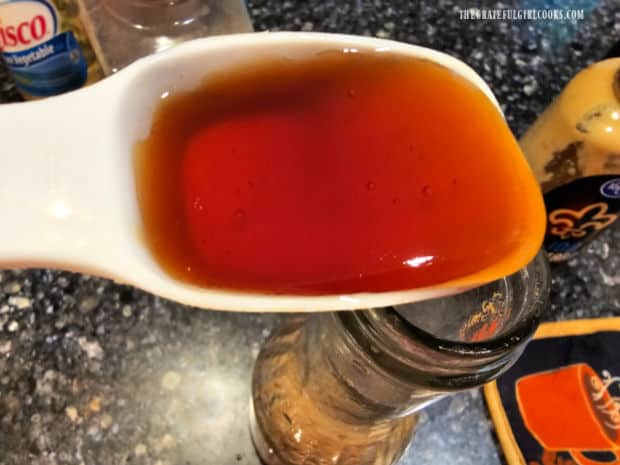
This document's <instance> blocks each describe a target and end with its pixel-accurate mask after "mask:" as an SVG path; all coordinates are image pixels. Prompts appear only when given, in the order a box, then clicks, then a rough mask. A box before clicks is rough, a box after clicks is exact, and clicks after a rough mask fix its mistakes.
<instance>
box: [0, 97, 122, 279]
mask: <svg viewBox="0 0 620 465" xmlns="http://www.w3.org/2000/svg"><path fill="white" fill-rule="evenodd" d="M106 89H107V90H108V93H110V92H109V91H110V90H112V89H109V88H108V86H95V87H92V88H87V89H83V90H80V91H76V92H72V93H69V94H65V95H63V96H61V97H54V98H49V99H46V100H41V101H36V102H27V103H16V104H9V105H2V106H0V128H1V129H0V174H1V178H0V215H1V217H2V223H1V226H0V268H6V267H30V266H36V267H43V266H44V267H59V268H63V269H69V270H75V271H89V270H92V271H96V272H97V273H98V274H101V273H102V272H103V273H104V274H106V273H105V270H106V269H109V266H108V264H109V263H110V262H111V260H110V258H111V257H109V255H110V250H109V247H108V246H107V245H106V246H104V244H109V243H110V242H109V240H108V238H107V237H106V234H108V235H111V236H112V239H113V237H114V235H113V234H111V232H112V231H110V227H113V226H114V224H111V223H114V222H113V221H111V216H110V215H111V209H112V208H113V207H114V202H113V200H114V201H116V202H118V199H114V198H113V196H112V198H108V197H109V196H108V193H109V191H110V189H114V186H115V185H117V184H118V180H115V179H114V178H115V176H116V174H115V173H114V172H113V171H114V167H115V163H114V162H115V159H114V158H113V156H114V155H116V154H115V153H114V152H113V148H114V147H113V146H112V142H113V139H112V140H111V138H110V135H111V134H113V133H112V129H113V128H114V126H113V125H112V123H113V122H114V121H113V113H114V111H112V110H113V108H111V106H112V105H113V103H111V102H113V101H114V100H115V99H114V95H110V96H109V97H108V98H107V99H106V98H104V97H105V94H106V92H105V91H106ZM116 158H118V157H116Z"/></svg>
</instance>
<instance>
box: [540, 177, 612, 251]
mask: <svg viewBox="0 0 620 465" xmlns="http://www.w3.org/2000/svg"><path fill="white" fill-rule="evenodd" d="M545 204H546V206H547V215H548V216H547V233H546V236H545V245H544V247H545V250H546V251H547V253H548V256H549V260H550V261H552V262H559V261H563V260H566V259H568V258H570V257H571V256H572V255H573V254H574V253H575V252H576V251H577V250H579V249H580V248H581V247H583V246H584V245H586V244H587V243H588V242H589V241H591V240H592V239H593V238H594V237H596V235H597V234H598V233H599V232H601V231H602V230H603V229H605V228H606V227H607V226H610V225H611V224H612V223H613V222H614V221H616V219H617V218H618V216H620V177H619V176H618V175H605V176H590V177H585V178H580V179H577V180H575V181H572V182H570V183H568V184H565V185H563V186H560V187H558V188H557V189H553V190H551V191H549V192H547V193H546V194H545Z"/></svg>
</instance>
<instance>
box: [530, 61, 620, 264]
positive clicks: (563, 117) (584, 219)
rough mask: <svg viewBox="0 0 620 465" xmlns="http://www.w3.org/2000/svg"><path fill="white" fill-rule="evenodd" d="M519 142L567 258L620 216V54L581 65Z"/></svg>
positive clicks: (550, 245) (551, 243)
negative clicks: (581, 67) (580, 69)
mask: <svg viewBox="0 0 620 465" xmlns="http://www.w3.org/2000/svg"><path fill="white" fill-rule="evenodd" d="M520 144H521V148H522V150H523V152H524V153H525V156H526V157H527V159H528V160H529V162H530V164H531V166H532V169H533V170H534V174H535V175H536V177H537V178H538V181H539V182H540V184H541V187H542V190H543V193H544V195H545V204H546V206H547V234H546V236H545V243H544V247H545V250H546V251H547V253H548V256H549V260H550V261H552V262H560V261H563V260H566V259H568V258H570V257H572V256H573V255H574V254H575V253H576V252H577V251H578V250H579V249H580V248H581V247H583V246H584V245H585V244H587V243H588V242H589V241H590V240H592V239H593V238H594V237H595V236H596V235H597V234H598V233H600V232H601V231H602V230H603V229H605V228H606V227H608V226H610V225H611V224H613V223H614V221H615V220H616V219H617V218H618V216H620V58H611V59H608V60H604V61H601V62H599V63H595V64H593V65H592V66H590V67H588V68H586V69H585V70H583V71H581V72H580V73H578V74H577V75H576V76H575V77H574V78H573V79H572V80H571V81H570V82H569V83H568V85H567V86H566V87H565V88H564V91H563V92H562V93H561V94H560V96H559V97H558V98H556V100H555V101H554V102H553V103H552V104H551V105H550V106H549V108H547V110H545V112H544V113H543V114H542V115H541V116H540V117H539V118H538V120H537V121H536V122H535V123H534V125H533V126H532V127H531V128H530V129H529V130H528V131H527V132H526V133H525V135H524V136H523V137H522V138H521V140H520Z"/></svg>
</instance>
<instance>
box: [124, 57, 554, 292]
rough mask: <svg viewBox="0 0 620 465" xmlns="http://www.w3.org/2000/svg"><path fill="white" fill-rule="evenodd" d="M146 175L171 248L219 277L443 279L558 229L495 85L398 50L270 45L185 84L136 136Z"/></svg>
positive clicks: (173, 268) (146, 190)
mask: <svg viewBox="0 0 620 465" xmlns="http://www.w3.org/2000/svg"><path fill="white" fill-rule="evenodd" d="M136 180H137V195H138V201H139V206H140V210H141V214H142V219H143V223H144V232H145V238H146V242H147V245H148V247H149V249H150V250H151V253H152V254H153V256H154V257H155V259H156V261H157V262H158V263H159V264H160V266H161V267H162V269H163V270H164V271H166V272H167V273H168V274H170V275H171V276H172V277H174V278H176V279H178V280H180V281H183V282H187V283H190V284H195V285H198V286H205V287H210V288H214V287H217V288H232V289H240V290H251V291H259V292H265V293H292V294H314V295H316V294H333V293H354V292H378V291H388V290H402V289H411V288H416V287H424V286H431V285H436V284H438V283H443V282H447V281H450V280H455V279H458V278H460V277H463V276H466V275H469V274H472V273H476V272H479V271H480V270H483V269H485V268H487V267H489V266H490V265H492V264H494V263H496V262H498V260H500V259H502V258H505V257H512V258H514V260H512V262H511V261H510V260H508V262H510V263H511V264H512V266H513V268H514V266H515V264H516V263H517V262H519V266H523V265H525V263H526V262H527V261H528V260H529V259H530V258H532V256H533V254H534V253H535V251H536V249H537V248H538V247H539V245H540V243H541V241H542V233H543V229H544V210H543V208H544V207H543V206H542V200H541V197H540V193H539V190H538V187H537V185H536V183H535V181H534V179H533V177H532V175H531V173H530V171H529V168H528V167H527V165H526V163H525V161H524V160H523V158H522V155H521V153H520V151H519V148H518V146H517V143H516V141H515V140H514V138H513V136H512V134H511V133H510V130H509V128H508V127H507V125H506V124H505V122H504V121H503V118H502V116H501V115H500V113H499V111H498V110H497V109H496V108H495V107H494V106H493V105H492V104H491V102H490V101H489V99H488V98H487V97H486V96H485V95H484V94H483V93H482V92H481V91H480V90H479V89H477V88H476V87H475V86H473V85H472V84H470V83H469V82H468V81H466V80H465V79H463V78H462V77H460V76H458V75H456V74H455V73H453V72H452V71H450V70H448V69H446V68H443V67H441V66H439V65H437V64H434V63H431V62H429V61H424V60H419V59H413V58H407V57H402V56H396V55H391V54H388V53H357V54H351V53H348V54H345V53H341V52H337V51H334V52H327V53H322V54H317V55H316V56H314V57H309V58H307V59H304V60H285V59H282V60H281V61H268V62H261V63H257V64H256V65H254V66H246V67H243V68H239V69H238V70H232V71H228V72H222V73H221V74H216V75H213V76H209V77H207V79H206V80H205V81H204V83H203V84H202V85H201V86H200V87H198V88H196V89H194V90H192V91H188V92H183V93H176V94H175V93H173V94H172V95H170V96H168V98H166V99H165V100H162V101H161V103H160V104H159V105H158V107H157V109H156V112H155V114H154V118H153V123H152V127H151V132H150V134H149V136H148V138H147V139H146V140H144V141H141V142H140V143H139V144H137V146H136ZM507 266H508V268H509V267H510V266H511V265H507ZM508 268H507V271H509V272H512V271H516V268H514V269H510V270H508Z"/></svg>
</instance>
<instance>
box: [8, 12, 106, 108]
mask: <svg viewBox="0 0 620 465" xmlns="http://www.w3.org/2000/svg"><path fill="white" fill-rule="evenodd" d="M0 51H1V52H2V55H3V56H4V60H5V61H6V64H7V66H8V68H9V70H10V71H11V73H12V75H13V77H14V79H15V82H16V84H17V88H18V89H19V90H20V92H21V93H22V95H23V96H24V97H25V98H41V97H49V96H51V95H56V94H61V93H63V92H68V91H71V90H75V89H78V88H80V87H82V86H84V85H86V84H89V83H91V82H94V81H96V80H99V79H100V78H101V77H102V76H103V74H102V72H101V68H100V67H99V64H98V63H97V59H96V57H95V54H94V52H93V50H92V49H91V47H90V44H89V42H88V39H87V37H86V34H85V33H84V31H83V29H82V26H81V23H80V21H79V15H78V5H77V2H75V1H72V0H54V1H51V0H0Z"/></svg>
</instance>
